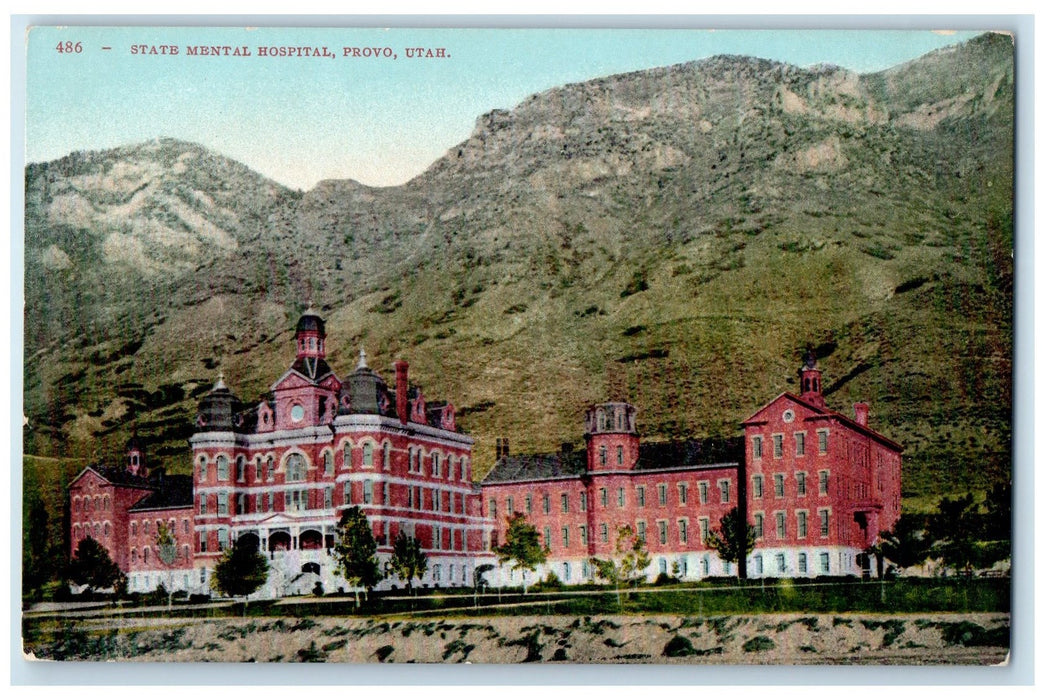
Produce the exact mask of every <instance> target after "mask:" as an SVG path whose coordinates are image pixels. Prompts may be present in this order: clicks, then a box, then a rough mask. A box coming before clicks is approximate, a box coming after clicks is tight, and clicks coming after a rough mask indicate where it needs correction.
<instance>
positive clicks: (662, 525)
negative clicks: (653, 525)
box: [657, 520, 668, 544]
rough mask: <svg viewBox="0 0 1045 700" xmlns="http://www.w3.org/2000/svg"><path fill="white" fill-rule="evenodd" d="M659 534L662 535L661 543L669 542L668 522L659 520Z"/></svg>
mask: <svg viewBox="0 0 1045 700" xmlns="http://www.w3.org/2000/svg"><path fill="white" fill-rule="evenodd" d="M657 534H659V535H660V543H661V544H667V543H668V524H667V523H666V522H665V521H663V520H658V521H657Z"/></svg>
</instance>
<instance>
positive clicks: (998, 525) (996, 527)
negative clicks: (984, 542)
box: [984, 481, 1012, 540]
mask: <svg viewBox="0 0 1045 700" xmlns="http://www.w3.org/2000/svg"><path fill="white" fill-rule="evenodd" d="M984 505H985V506H986V507H987V514H986V516H985V517H984V535H985V536H986V537H987V538H988V539H991V540H1011V539H1012V482H1009V481H1003V482H1000V483H997V484H995V485H994V487H993V488H992V489H991V490H990V492H989V493H988V494H987V500H986V501H985V502H984Z"/></svg>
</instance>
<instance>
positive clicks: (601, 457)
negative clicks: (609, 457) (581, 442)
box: [599, 445, 606, 467]
mask: <svg viewBox="0 0 1045 700" xmlns="http://www.w3.org/2000/svg"><path fill="white" fill-rule="evenodd" d="M599 465H600V466H603V467H605V466H606V446H605V445H603V446H602V447H600V448H599Z"/></svg>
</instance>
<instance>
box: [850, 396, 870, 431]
mask: <svg viewBox="0 0 1045 700" xmlns="http://www.w3.org/2000/svg"><path fill="white" fill-rule="evenodd" d="M870 408H871V407H870V406H868V405H867V404H866V403H864V402H863V401H857V402H856V403H854V404H853V419H854V420H855V421H856V422H857V423H859V424H860V425H862V426H865V427H866V426H867V412H868V411H869V410H870Z"/></svg>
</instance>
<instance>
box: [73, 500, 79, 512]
mask: <svg viewBox="0 0 1045 700" xmlns="http://www.w3.org/2000/svg"><path fill="white" fill-rule="evenodd" d="M79 510H80V497H79V496H73V512H74V513H75V512H77V511H79Z"/></svg>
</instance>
